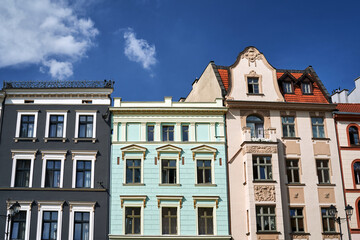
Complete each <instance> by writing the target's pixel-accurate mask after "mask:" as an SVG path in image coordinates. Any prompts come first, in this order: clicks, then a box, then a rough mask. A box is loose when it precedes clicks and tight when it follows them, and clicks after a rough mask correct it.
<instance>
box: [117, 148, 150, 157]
mask: <svg viewBox="0 0 360 240" xmlns="http://www.w3.org/2000/svg"><path fill="white" fill-rule="evenodd" d="M120 150H121V151H122V159H123V160H124V157H125V153H126V152H140V153H142V154H143V156H144V159H145V153H146V151H147V148H146V147H142V146H139V145H136V144H132V145H129V146H126V147H123V148H120Z"/></svg>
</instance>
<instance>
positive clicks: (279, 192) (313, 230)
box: [185, 47, 348, 240]
mask: <svg viewBox="0 0 360 240" xmlns="http://www.w3.org/2000/svg"><path fill="white" fill-rule="evenodd" d="M219 97H222V98H223V99H224V102H225V106H226V107H228V108H229V109H228V112H227V114H226V126H227V131H226V132H227V149H228V159H227V160H228V167H229V189H230V191H229V193H230V210H231V211H230V216H231V218H230V220H231V235H232V236H233V238H234V239H235V240H238V239H239V240H240V239H241V240H242V239H249V240H250V239H251V240H262V239H267V240H275V239H276V240H280V239H304V240H305V239H312V240H319V239H340V234H339V230H340V228H339V226H338V225H337V224H336V223H335V221H334V217H332V216H331V215H330V212H329V207H330V206H331V205H334V206H336V208H337V209H338V212H339V216H345V211H344V208H345V204H344V197H343V187H342V181H341V172H340V164H339V155H338V150H337V141H336V133H335V124H334V120H333V118H332V111H333V110H335V107H336V105H335V104H331V103H330V96H329V94H328V92H327V91H326V89H325V87H324V86H323V84H322V82H321V81H320V79H319V78H318V76H317V74H316V72H315V71H314V70H313V68H312V67H311V66H309V67H308V68H306V69H305V70H282V69H275V68H274V67H273V66H271V65H270V64H269V63H268V61H267V60H266V58H265V56H264V55H263V54H262V53H260V52H259V51H258V50H257V49H256V48H255V47H247V48H246V49H245V50H244V51H243V52H241V53H240V54H239V56H238V57H237V59H236V61H235V63H234V64H233V65H231V66H228V67H227V66H218V65H215V63H214V62H210V64H209V65H208V66H207V68H206V69H205V71H204V72H203V74H202V76H201V77H200V78H199V79H198V80H196V81H195V82H194V83H193V88H192V90H191V92H190V93H189V95H188V96H187V98H186V100H185V101H186V102H197V101H211V100H212V99H214V98H219ZM341 227H342V233H343V239H348V232H347V223H346V221H345V222H343V223H342V225H341Z"/></svg>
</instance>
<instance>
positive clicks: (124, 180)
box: [123, 154, 144, 185]
mask: <svg viewBox="0 0 360 240" xmlns="http://www.w3.org/2000/svg"><path fill="white" fill-rule="evenodd" d="M127 159H129V160H137V159H140V161H141V176H140V177H141V180H140V183H126V160H127ZM123 176H124V178H123V183H124V184H126V185H132V184H134V185H136V184H144V154H141V155H134V156H132V155H130V156H129V155H128V156H126V155H125V156H124V174H123Z"/></svg>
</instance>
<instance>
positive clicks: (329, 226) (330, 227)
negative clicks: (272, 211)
mask: <svg viewBox="0 0 360 240" xmlns="http://www.w3.org/2000/svg"><path fill="white" fill-rule="evenodd" d="M321 218H322V225H323V231H324V233H329V232H330V233H331V232H335V231H336V230H335V220H334V217H332V216H331V215H330V214H329V208H321Z"/></svg>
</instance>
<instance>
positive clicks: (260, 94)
mask: <svg viewBox="0 0 360 240" xmlns="http://www.w3.org/2000/svg"><path fill="white" fill-rule="evenodd" d="M246 95H248V96H265V94H263V93H247V94H246Z"/></svg>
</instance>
